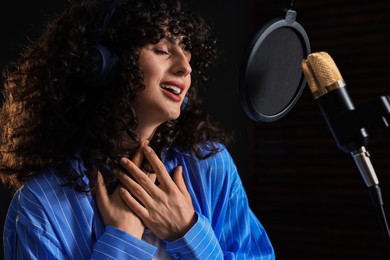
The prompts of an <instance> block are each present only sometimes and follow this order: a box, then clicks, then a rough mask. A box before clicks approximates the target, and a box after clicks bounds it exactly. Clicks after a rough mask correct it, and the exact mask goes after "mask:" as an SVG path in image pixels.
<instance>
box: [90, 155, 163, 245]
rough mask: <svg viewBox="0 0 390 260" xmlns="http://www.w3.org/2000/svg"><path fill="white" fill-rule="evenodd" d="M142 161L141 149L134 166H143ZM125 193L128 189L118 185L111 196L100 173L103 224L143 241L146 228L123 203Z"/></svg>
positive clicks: (100, 210)
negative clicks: (122, 195)
mask: <svg viewBox="0 0 390 260" xmlns="http://www.w3.org/2000/svg"><path fill="white" fill-rule="evenodd" d="M142 159H143V152H142V151H141V150H140V149H139V150H138V151H137V153H136V155H135V156H134V158H133V159H132V160H133V163H134V165H138V166H139V165H141V162H142ZM145 176H146V175H145ZM151 178H152V180H151V182H154V181H155V180H156V177H155V175H154V176H151ZM124 192H126V189H125V188H124V187H123V186H122V185H118V186H117V187H116V189H115V190H114V192H113V193H112V194H111V195H109V194H108V192H107V189H106V186H105V184H104V180H103V176H102V175H101V173H100V172H99V173H98V185H97V190H96V200H97V205H98V208H99V212H100V215H101V217H102V220H103V223H104V224H105V225H108V226H113V227H116V228H118V229H120V230H123V231H125V232H127V233H129V234H131V235H133V236H134V237H137V238H139V239H141V237H142V234H143V232H144V229H145V226H144V224H143V223H142V221H141V219H140V218H139V217H138V216H137V215H136V214H135V213H134V212H133V210H131V209H130V208H129V207H128V206H127V204H126V203H124V202H123V200H122V198H121V195H120V194H121V193H124Z"/></svg>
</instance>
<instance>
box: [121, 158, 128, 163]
mask: <svg viewBox="0 0 390 260" xmlns="http://www.w3.org/2000/svg"><path fill="white" fill-rule="evenodd" d="M119 163H127V158H125V157H122V158H121V159H120V160H119Z"/></svg>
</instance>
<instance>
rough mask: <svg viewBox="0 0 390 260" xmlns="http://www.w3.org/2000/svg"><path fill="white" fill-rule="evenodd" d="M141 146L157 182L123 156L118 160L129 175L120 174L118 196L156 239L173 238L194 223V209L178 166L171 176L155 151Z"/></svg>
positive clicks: (183, 232) (179, 235)
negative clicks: (120, 186)
mask: <svg viewBox="0 0 390 260" xmlns="http://www.w3.org/2000/svg"><path fill="white" fill-rule="evenodd" d="M141 149H142V150H143V152H144V155H145V157H146V159H147V160H148V161H149V163H150V165H151V167H152V168H153V170H154V172H155V174H156V176H157V180H158V182H159V185H158V186H157V185H156V184H155V182H154V181H153V180H151V179H150V178H149V177H148V175H147V174H145V172H143V171H142V170H141V169H140V168H139V167H138V166H137V165H136V164H135V163H134V162H132V161H130V160H128V159H126V158H123V159H121V161H120V164H121V165H122V167H123V168H124V169H126V170H127V171H128V172H129V173H130V174H131V176H132V177H133V178H130V177H129V176H127V175H126V174H120V176H119V180H120V181H121V183H122V185H123V187H125V188H126V189H121V190H120V191H121V192H120V196H121V198H122V200H123V201H124V202H125V203H126V205H127V206H128V207H129V208H130V209H131V210H132V211H133V212H134V213H135V214H137V216H138V217H139V218H140V219H141V220H142V222H143V223H144V224H145V225H146V226H147V227H148V228H149V229H150V230H151V231H152V232H153V233H154V234H155V235H156V236H157V237H159V238H160V239H163V240H169V241H174V240H176V239H178V238H181V237H182V236H184V235H185V233H187V231H188V230H189V229H190V228H191V227H192V226H193V225H194V224H195V221H196V220H195V211H194V209H193V206H192V201H191V197H190V194H189V193H188V191H187V188H186V185H185V183H184V180H183V176H182V167H181V166H179V167H177V168H176V169H175V172H174V174H173V178H171V176H170V175H169V173H168V172H167V170H166V169H165V166H164V164H163V163H162V162H161V161H160V159H159V158H158V156H157V155H156V153H155V152H154V151H153V150H152V148H150V147H149V146H147V145H143V146H142V147H141Z"/></svg>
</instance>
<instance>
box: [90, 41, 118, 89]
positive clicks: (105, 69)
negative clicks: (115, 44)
mask: <svg viewBox="0 0 390 260" xmlns="http://www.w3.org/2000/svg"><path fill="white" fill-rule="evenodd" d="M118 60H119V59H118V56H117V55H116V53H115V52H113V51H111V50H110V49H108V48H107V47H105V46H103V45H101V44H97V45H94V46H93V47H92V48H91V49H90V51H89V55H88V56H87V57H86V59H85V68H84V83H85V85H86V86H87V87H88V88H91V89H102V88H104V87H107V86H108V85H109V83H110V82H112V80H114V79H115V76H116V74H117V70H118Z"/></svg>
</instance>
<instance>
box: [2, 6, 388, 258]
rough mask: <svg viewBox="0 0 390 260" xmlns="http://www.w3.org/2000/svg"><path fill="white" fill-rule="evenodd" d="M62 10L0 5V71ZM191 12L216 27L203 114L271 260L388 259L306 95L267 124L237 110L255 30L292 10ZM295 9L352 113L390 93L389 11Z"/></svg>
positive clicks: (361, 192) (382, 153) (381, 171)
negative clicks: (216, 131) (332, 66)
mask: <svg viewBox="0 0 390 260" xmlns="http://www.w3.org/2000/svg"><path fill="white" fill-rule="evenodd" d="M65 2H66V1H65V0H61V1H60V0H56V1H53V0H50V1H49V0H45V1H44V0H35V1H27V0H14V1H12V2H11V1H7V2H6V3H3V4H1V7H0V26H1V28H0V29H1V32H2V36H1V38H0V46H1V49H0V66H4V64H6V62H8V61H11V60H15V59H16V57H17V53H18V52H19V51H20V50H21V48H22V47H23V45H24V44H26V43H27V42H28V37H29V38H31V39H34V37H35V36H36V35H37V33H38V32H39V31H40V28H41V27H42V24H43V23H44V21H45V20H46V19H47V17H48V16H50V15H51V14H53V12H55V11H56V10H59V9H61V8H62V7H63V6H64V4H65ZM189 4H190V5H191V6H192V7H193V9H194V10H195V11H196V12H199V13H201V14H202V15H203V16H204V17H205V18H206V19H207V20H208V21H209V23H210V24H211V26H212V27H213V28H214V30H215V32H216V33H217V35H218V44H219V47H220V50H221V51H222V55H221V58H220V60H219V62H218V64H217V66H216V67H215V68H214V75H213V77H212V78H213V79H212V80H211V82H210V83H209V86H207V92H205V93H204V99H205V104H204V105H205V108H206V109H208V110H209V111H210V113H211V115H212V118H213V119H215V120H217V121H219V122H220V123H221V124H222V125H223V126H224V127H225V128H227V129H230V130H233V131H234V133H235V136H236V139H235V142H234V143H233V144H232V145H231V146H230V151H231V153H232V155H233V157H234V159H235V161H236V163H237V166H238V168H239V171H240V175H241V177H242V179H243V181H244V184H245V186H246V189H247V192H248V196H249V199H250V203H251V207H252V209H253V210H254V212H255V213H256V215H257V216H258V217H259V219H260V220H261V222H262V223H263V225H264V226H265V228H266V229H267V231H268V234H269V236H270V238H271V241H272V242H273V245H274V248H275V251H276V256H277V259H350V258H353V259H389V256H390V253H389V252H388V251H387V250H386V247H385V244H384V243H385V242H384V239H383V233H382V230H381V229H380V226H379V222H378V219H377V216H376V214H375V210H374V208H373V206H372V203H371V201H370V198H369V195H368V193H367V190H366V188H365V185H364V182H363V180H362V178H361V177H360V174H359V172H358V171H357V168H356V166H355V165H354V162H353V160H352V158H350V156H349V155H346V154H344V153H342V152H341V151H340V150H339V149H338V148H337V146H336V145H335V143H334V141H333V139H332V137H331V135H330V133H329V130H328V129H327V126H326V124H325V121H324V120H323V118H322V115H321V114H320V112H319V109H318V107H317V106H316V104H315V102H314V101H313V99H312V97H311V94H310V91H309V89H308V88H306V89H305V90H304V91H303V94H302V96H301V98H300V100H299V102H298V103H297V105H296V106H295V107H294V108H293V109H292V110H291V111H290V113H289V114H288V115H287V116H285V117H284V118H282V119H280V120H279V121H277V122H274V123H269V124H258V123H255V122H253V121H251V120H249V119H248V117H247V116H246V115H245V114H244V112H243V110H242V108H241V105H240V101H239V98H238V90H237V88H238V86H237V84H238V83H237V82H238V80H237V79H238V71H239V67H240V61H241V57H242V55H243V53H244V50H245V49H246V47H247V46H248V43H249V42H250V40H251V39H252V37H253V36H254V35H255V33H256V32H257V31H258V30H259V29H260V28H261V26H262V25H264V24H265V23H266V22H267V21H269V20H270V19H274V18H279V17H283V16H284V13H283V10H284V9H285V8H288V7H289V6H290V1H285V0H283V1H282V0H227V1H226V0H225V1H222V0H215V1H210V0H208V1H206V0H197V1H195V0H192V1H191V2H190V3H189ZM293 9H294V10H295V11H297V13H298V16H297V21H298V22H299V23H300V24H301V25H302V26H303V27H304V28H305V30H306V32H307V34H308V35H309V38H310V42H311V48H312V51H313V52H316V51H327V52H329V53H330V55H331V56H332V57H333V59H334V60H335V62H336V64H337V66H338V68H339V69H340V71H341V73H342V75H343V77H344V79H345V80H346V82H347V84H348V90H349V93H350V95H351V97H352V99H353V100H354V102H355V105H357V106H358V105H360V104H363V103H365V102H367V101H370V100H372V99H374V98H376V97H378V96H379V95H386V94H388V93H389V92H390V91H389V85H390V21H389V19H388V13H389V11H390V2H388V1H381V0H371V1H359V0H316V1H312V0H296V1H294V6H293ZM286 44H287V43H286ZM389 147H390V143H389V142H388V141H385V140H382V139H378V138H375V137H372V138H371V139H370V145H369V146H368V149H369V151H370V153H371V160H372V162H373V164H374V166H375V168H376V171H377V175H378V178H379V181H380V185H381V188H382V193H383V197H384V202H385V210H387V211H388V212H389V213H388V215H390V207H389V204H390V173H389V166H390V161H389V160H388V159H387V158H388V155H389V152H388V148H389ZM2 189H3V188H2ZM0 194H1V203H0V205H1V216H0V225H1V226H2V225H3V222H4V216H5V214H6V210H7V207H8V202H9V199H10V195H9V192H7V191H4V190H0Z"/></svg>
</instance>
